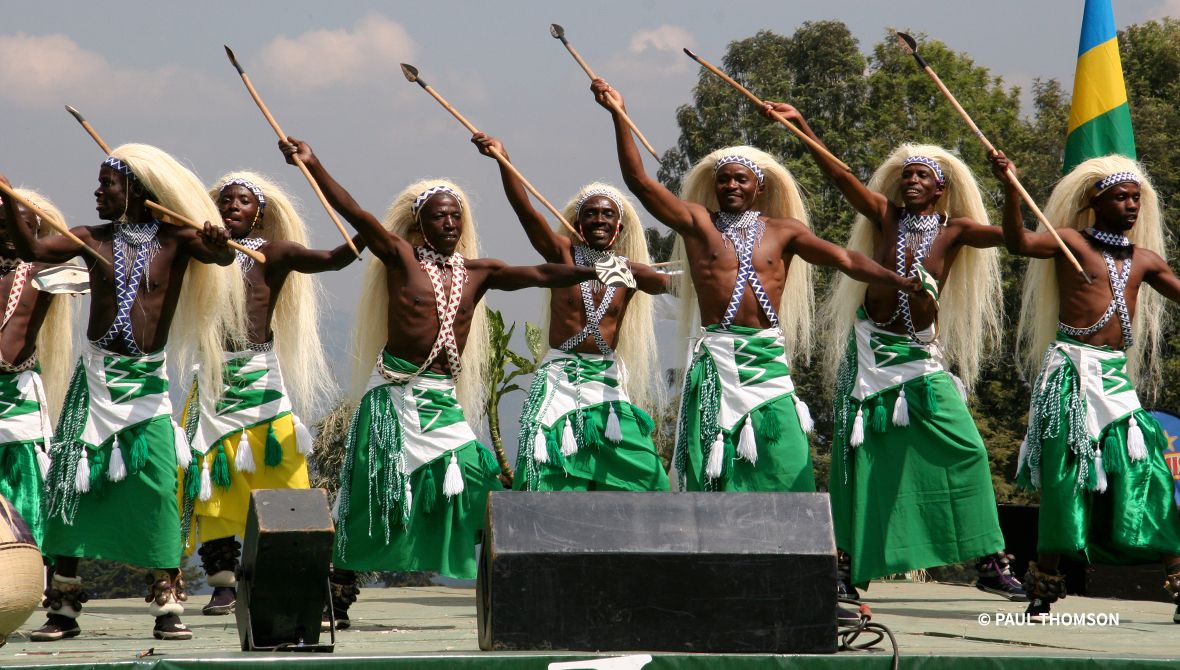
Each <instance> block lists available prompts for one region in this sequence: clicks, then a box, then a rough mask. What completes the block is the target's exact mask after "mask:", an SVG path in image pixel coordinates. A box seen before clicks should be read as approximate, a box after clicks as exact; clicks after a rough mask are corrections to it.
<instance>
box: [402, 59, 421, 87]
mask: <svg viewBox="0 0 1180 670" xmlns="http://www.w3.org/2000/svg"><path fill="white" fill-rule="evenodd" d="M401 65H402V74H404V75H406V81H410V82H414V83H421V82H419V81H418V68H416V67H414V66H413V65H410V64H409V63H402V64H401Z"/></svg>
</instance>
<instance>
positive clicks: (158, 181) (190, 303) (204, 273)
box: [111, 144, 246, 395]
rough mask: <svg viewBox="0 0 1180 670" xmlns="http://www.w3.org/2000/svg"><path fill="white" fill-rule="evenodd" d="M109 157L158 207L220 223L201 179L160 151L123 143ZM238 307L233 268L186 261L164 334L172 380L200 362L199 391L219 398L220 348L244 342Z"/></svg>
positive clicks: (239, 300)
mask: <svg viewBox="0 0 1180 670" xmlns="http://www.w3.org/2000/svg"><path fill="white" fill-rule="evenodd" d="M111 156H112V157H113V158H117V159H118V160H120V161H122V162H123V163H124V164H125V165H128V166H130V167H131V170H132V171H133V172H134V173H135V178H136V179H138V180H139V183H140V184H142V185H143V187H144V188H146V189H147V191H148V193H150V194H151V197H153V198H155V199H156V202H158V203H160V204H161V205H163V206H165V207H167V208H168V209H171V210H172V211H174V212H177V213H178V214H181V215H183V216H185V217H187V218H189V219H191V220H193V221H196V222H198V223H200V222H205V221H209V222H220V221H221V215H220V214H218V212H217V207H216V206H214V204H213V201H212V200H210V199H209V194H208V193H207V192H206V191H205V187H204V186H203V185H202V184H201V180H200V179H197V176H196V175H195V174H193V173H192V171H190V170H189V169H188V168H186V167H184V166H183V165H181V164H180V163H179V162H177V160H176V159H175V158H173V157H172V156H169V155H168V154H167V153H165V152H164V151H161V150H160V149H157V148H156V147H152V146H148V145H146V144H124V145H123V146H121V147H116V148H115V149H114V151H112V152H111ZM129 181H130V180H129ZM165 225H168V224H165ZM244 303H245V299H244V291H243V288H242V280H241V277H240V275H239V274H238V269H237V268H236V267H234V266H232V265H231V266H229V267H222V266H219V265H214V264H206V263H201V262H199V261H197V260H196V259H191V260H190V261H189V264H188V268H187V269H186V270H185V274H184V286H183V288H182V289H181V292H180V301H179V302H178V303H177V305H176V316H175V317H174V318H173V319H172V327H171V329H170V330H169V332H168V350H169V354H168V355H169V359H170V360H169V364H170V365H171V366H172V367H173V369H174V370H175V371H177V372H179V373H180V374H178V375H175V376H173V379H182V378H184V377H187V375H188V371H189V370H191V369H192V366H193V365H194V364H196V363H200V373H199V374H200V378H201V385H202V387H203V388H206V389H214V390H215V391H214V393H216V394H218V395H220V393H221V359H222V356H221V353H222V351H223V349H224V345H225V343H226V342H227V341H228V342H240V341H243V340H244V338H245V332H246V320H245V308H244Z"/></svg>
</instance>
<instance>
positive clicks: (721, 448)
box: [705, 431, 725, 479]
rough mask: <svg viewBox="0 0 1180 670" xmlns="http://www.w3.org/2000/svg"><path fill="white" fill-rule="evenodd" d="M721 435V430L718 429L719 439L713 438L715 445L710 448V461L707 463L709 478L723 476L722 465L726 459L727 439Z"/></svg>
mask: <svg viewBox="0 0 1180 670" xmlns="http://www.w3.org/2000/svg"><path fill="white" fill-rule="evenodd" d="M721 435H722V433H721V431H717V439H715V440H713V447H712V448H711V449H709V462H708V463H706V464H705V476H706V477H708V478H709V479H717V478H718V477H720V476H721V466H722V465H723V464H724V460H725V440H724V439H723V438H722V437H721Z"/></svg>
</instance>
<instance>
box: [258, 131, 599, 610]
mask: <svg viewBox="0 0 1180 670" xmlns="http://www.w3.org/2000/svg"><path fill="white" fill-rule="evenodd" d="M280 146H281V148H282V150H283V153H284V154H286V155H287V160H288V162H294V157H295V156H296V155H298V157H299V158H300V159H301V160H302V161H303V163H304V164H305V165H307V168H308V169H309V170H310V171H311V174H312V175H313V176H314V177H315V179H316V181H317V182H318V183H319V184H320V186H321V188H322V189H323V191H324V194H325V195H326V196H327V198H328V201H329V202H331V203H332V206H333V207H334V208H335V209H336V210H337V211H338V212H340V213H341V214H342V215H343V216H344V217H345V218H346V219H348V221H349V223H351V224H352V225H353V226H354V227H355V228H356V229H357V230H358V231H359V232H360V234H361V236H362V237H364V239H365V242H366V244H368V246H369V248H370V249H371V250H372V252H373V257H372V258H371V259H370V260H369V264H368V267H367V269H366V270H365V279H364V281H363V282H362V286H361V301H360V305H359V306H358V307H357V325H356V336H355V340H354V342H353V353H354V356H355V360H356V363H355V366H354V371H353V384H352V386H353V388H352V392H353V397H354V398H356V399H357V400H359V401H360V405H359V406H358V407H357V410H356V413H355V414H353V418H352V426H351V427H350V429H349V433H348V440H347V445H346V448H347V456H346V457H345V462H344V467H343V468H342V470H341V473H340V495H339V496H338V498H337V501H336V506H337V510H336V514H335V516H336V519H337V525H336V528H337V533H336V550H335V555H334V557H333V561H332V562H333V566H334V568H333V571H332V577H331V582H332V607H333V609H334V613H335V617H336V619H337V621H338V624H337V625H338V626H340V627H347V626H348V607H349V605H350V604H351V603H352V602H355V601H356V595H357V592H358V585H357V583H356V575H355V573H354V572H353V571H356V570H395V571H415V570H432V571H437V572H438V573H439V574H442V575H444V576H447V577H455V578H458V579H474V578H475V574H476V564H475V543H476V537H477V535H478V533H479V531H480V530H481V529H482V528H483V522H484V509H485V506H486V503H487V493H488V491H490V490H492V489H495V488H499V487H500V486H501V483H500V480H499V479H498V476H499V474H500V468H499V465H498V464H497V463H496V459H495V457H494V456H493V455H492V452H491V451H489V450H488V449H486V448H484V447H482V446H480V444H479V442H478V441H477V440H476V438H475V433H474V432H473V431H472V429H471V427H470V425H469V424H468V422H469V421H470V422H479V421H480V420H481V419H482V417H483V410H484V402H483V395H484V392H485V391H484V389H485V387H486V385H487V383H488V382H487V369H486V364H485V361H486V359H487V355H488V329H487V316H486V314H485V310H484V307H483V306H482V305H481V304H480V301H481V300H482V298H483V294H484V293H485V292H486V291H488V290H489V289H500V290H506V291H514V290H518V289H522V288H528V287H533V286H544V287H549V288H562V287H568V286H575V285H577V284H578V283H579V282H582V281H587V280H590V279H594V278H595V277H596V276H597V274H596V271H595V269H594V268H584V267H577V266H572V265H556V264H550V265H540V266H537V267H509V266H507V265H506V264H504V263H502V262H500V261H497V260H494V259H490V258H479V240H478V237H477V236H476V232H475V220H474V218H473V217H472V214H471V207H470V206H469V204H468V202H469V201H468V200H467V198H466V197H465V196H464V195H463V193H462V192H461V191H460V190H459V188H458V187H457V186H455V185H454V184H452V183H450V182H447V181H443V180H430V181H421V182H418V183H416V184H413V185H411V186H410V187H409V188H407V189H406V190H404V191H402V193H401V194H400V195H398V197H397V199H396V200H394V202H393V205H392V206H390V208H389V211H388V212H387V213H386V215H385V220H384V221H383V222H378V221H377V219H376V218H375V217H374V216H373V215H372V214H370V213H368V212H366V211H365V210H364V209H362V208H361V207H360V205H358V204H357V203H356V201H355V200H353V199H352V196H351V195H349V193H348V191H346V190H344V188H343V187H341V186H340V185H339V184H338V183H337V182H336V180H334V179H333V178H332V177H331V175H329V174H328V172H327V170H325V169H324V167H323V166H322V165H321V164H320V162H319V159H318V158H316V156H315V154H313V153H312V151H311V148H310V147H308V146H307V144H305V143H303V142H298V141H296V140H294V139H293V138H288V142H283V143H280ZM374 361H376V365H375V366H374V365H373V362H374ZM465 408H466V409H465ZM477 425H478V423H477Z"/></svg>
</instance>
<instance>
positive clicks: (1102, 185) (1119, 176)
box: [1094, 172, 1139, 193]
mask: <svg viewBox="0 0 1180 670" xmlns="http://www.w3.org/2000/svg"><path fill="white" fill-rule="evenodd" d="M1127 182H1132V183H1135V184H1138V183H1139V177H1136V176H1135V173H1134V172H1116V173H1114V174H1112V175H1108V176H1106V177H1103V178H1102V179H1101V180H1099V181H1098V183H1096V184H1094V188H1095V190H1097V191H1098V193H1101V192H1103V191H1105V190H1106V189H1108V188H1110V187H1111V186H1115V185H1116V184H1125V183H1127Z"/></svg>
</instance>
